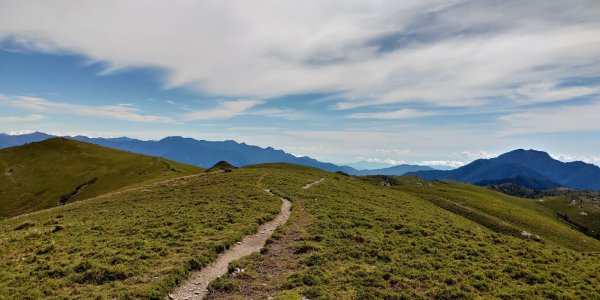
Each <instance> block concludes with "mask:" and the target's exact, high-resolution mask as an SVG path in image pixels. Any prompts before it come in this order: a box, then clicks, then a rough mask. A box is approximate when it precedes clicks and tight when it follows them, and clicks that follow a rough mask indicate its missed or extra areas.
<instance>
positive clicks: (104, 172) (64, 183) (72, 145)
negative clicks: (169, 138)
mask: <svg viewBox="0 0 600 300" xmlns="http://www.w3.org/2000/svg"><path fill="white" fill-rule="evenodd" d="M0 170H1V171H2V174H1V175H0V176H1V178H2V180H0V218H6V217H10V216H15V215H19V214H22V213H29V212H33V211H36V210H40V209H45V208H50V207H55V206H58V205H63V204H65V203H70V202H74V201H79V200H83V199H87V198H91V197H95V196H98V195H101V194H105V193H108V192H111V191H116V190H119V189H121V188H125V187H128V186H133V185H136V184H142V183H150V182H153V181H158V180H163V179H168V178H173V177H179V176H183V175H189V174H193V173H197V172H201V171H202V169H200V168H197V167H193V166H187V165H183V164H180V163H176V162H172V161H169V160H166V159H163V158H158V157H150V156H145V155H140V154H134V153H129V152H124V151H119V150H113V149H109V148H105V147H100V146H97V145H93V144H88V143H84V142H78V141H74V140H68V139H63V138H52V139H47V140H44V141H42V142H35V143H30V144H26V145H23V146H18V147H12V148H6V149H2V150H0Z"/></svg>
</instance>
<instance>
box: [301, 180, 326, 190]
mask: <svg viewBox="0 0 600 300" xmlns="http://www.w3.org/2000/svg"><path fill="white" fill-rule="evenodd" d="M324 180H325V178H321V179H318V180H316V181H313V182H311V183H307V184H305V185H304V186H303V187H302V189H303V190H308V189H310V188H311V187H312V186H313V185H315V184H319V183H321V182H323V181H324Z"/></svg>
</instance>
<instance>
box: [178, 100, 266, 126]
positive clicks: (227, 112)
mask: <svg viewBox="0 0 600 300" xmlns="http://www.w3.org/2000/svg"><path fill="white" fill-rule="evenodd" d="M261 103H263V101H260V100H235V101H225V102H222V103H221V104H220V105H219V107H217V108H213V109H207V110H196V111H192V112H190V113H186V114H184V115H183V119H184V120H186V121H199V120H214V119H229V118H233V117H235V116H239V115H242V114H244V113H246V111H247V110H249V109H251V108H253V107H255V106H257V105H259V104H261Z"/></svg>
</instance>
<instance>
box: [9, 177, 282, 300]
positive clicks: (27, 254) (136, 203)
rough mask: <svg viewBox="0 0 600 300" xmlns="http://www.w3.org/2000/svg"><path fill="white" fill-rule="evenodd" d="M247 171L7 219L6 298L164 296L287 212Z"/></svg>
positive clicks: (166, 184) (156, 186) (181, 181)
mask: <svg viewBox="0 0 600 300" xmlns="http://www.w3.org/2000/svg"><path fill="white" fill-rule="evenodd" d="M261 176H262V172H257V171H246V170H239V171H234V172H230V173H213V174H205V175H199V176H196V177H190V178H184V179H174V180H171V181H168V182H164V183H157V184H154V185H151V186H145V187H142V188H140V189H136V190H130V191H126V192H123V193H118V194H113V195H110V196H101V197H98V198H93V199H88V200H86V201H80V202H75V203H72V204H67V205H65V206H61V207H58V208H56V209H53V210H45V211H40V212H36V213H33V214H30V215H25V216H19V217H16V218H12V219H7V220H4V221H0V233H1V234H0V237H1V238H0V299H8V298H9V297H10V298H11V299H14V298H17V299H42V298H43V299H64V298H70V299H94V298H97V299H134V298H135V299H161V298H162V297H164V296H165V295H166V293H167V292H168V291H170V290H171V289H172V288H173V287H174V286H175V284H176V283H177V282H178V281H179V280H181V279H182V278H183V277H185V275H186V273H187V271H188V270H190V269H192V268H198V267H200V266H202V265H205V264H206V263H207V262H209V261H210V260H212V259H214V258H215V256H216V253H217V252H220V251H223V250H224V249H225V248H228V247H229V245H231V244H233V243H234V242H235V241H237V240H240V239H241V238H242V237H243V236H244V235H247V234H250V233H252V232H254V231H255V230H256V229H257V228H258V225H259V224H260V223H262V222H264V221H266V220H268V219H271V218H272V217H273V216H274V215H276V214H277V213H278V212H279V207H280V204H281V202H280V200H279V199H278V198H277V197H274V196H269V195H267V194H266V193H265V192H264V191H263V190H262V188H261V187H260V186H259V185H257V182H259V179H260V177H261Z"/></svg>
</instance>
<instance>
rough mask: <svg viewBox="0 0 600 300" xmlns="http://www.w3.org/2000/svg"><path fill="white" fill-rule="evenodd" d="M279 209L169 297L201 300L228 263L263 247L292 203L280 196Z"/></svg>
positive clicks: (285, 218)
mask: <svg viewBox="0 0 600 300" xmlns="http://www.w3.org/2000/svg"><path fill="white" fill-rule="evenodd" d="M265 192H267V193H269V194H270V195H274V194H273V193H272V192H271V190H268V189H267V190H265ZM280 199H281V202H282V203H281V211H280V212H279V214H278V215H277V217H275V219H273V220H272V221H269V222H267V223H265V224H263V225H261V226H260V227H259V229H258V233H255V234H253V235H248V236H246V237H245V238H244V239H243V240H242V241H241V242H238V243H237V244H236V245H235V246H234V247H233V248H230V249H229V250H227V251H225V252H223V253H221V254H219V256H218V257H217V260H215V261H214V262H212V263H211V264H209V265H208V266H206V267H204V268H202V269H200V270H198V271H194V272H192V273H191V274H190V277H189V278H188V279H187V281H185V282H184V283H183V284H182V285H180V286H179V287H177V288H176V289H175V291H174V292H173V293H171V294H169V297H168V298H169V299H177V300H196V299H197V300H201V299H203V298H204V297H205V296H206V295H207V294H208V285H209V283H210V282H211V281H213V280H215V279H217V278H218V277H220V276H222V275H225V274H226V273H227V267H228V266H229V263H230V262H232V261H234V260H237V259H240V258H242V257H244V256H247V255H250V254H252V253H254V252H259V251H260V249H261V248H262V247H264V245H265V243H266V241H267V239H268V238H269V237H271V235H272V234H273V232H274V231H275V229H276V228H277V226H279V225H281V224H284V223H285V222H286V221H287V219H288V218H289V217H290V208H291V206H292V203H291V202H290V201H289V200H288V199H285V198H281V197H280Z"/></svg>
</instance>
